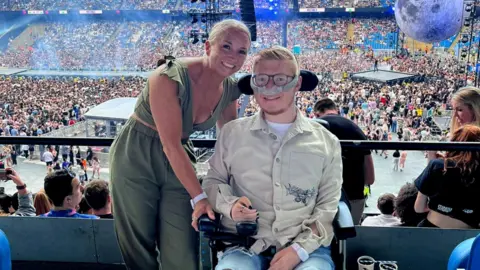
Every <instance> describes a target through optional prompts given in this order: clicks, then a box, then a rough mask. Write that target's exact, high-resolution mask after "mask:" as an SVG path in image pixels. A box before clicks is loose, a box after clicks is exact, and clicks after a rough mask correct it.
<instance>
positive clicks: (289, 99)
mask: <svg viewBox="0 0 480 270" xmlns="http://www.w3.org/2000/svg"><path fill="white" fill-rule="evenodd" d="M295 71H296V67H295V64H294V62H293V61H292V60H260V61H259V62H258V63H257V64H256V65H255V68H254V74H266V75H271V76H273V75H277V74H283V75H287V76H288V77H290V78H291V77H294V76H295ZM301 84H302V78H301V77H299V79H298V83H297V85H295V86H294V87H292V88H291V89H288V90H286V89H285V91H283V92H281V93H279V94H276V95H273V96H270V95H268V96H267V95H263V94H260V93H255V94H254V97H255V100H256V101H257V103H258V105H259V106H260V108H261V109H262V111H263V112H264V113H267V114H270V115H279V114H282V113H284V112H286V111H287V110H288V109H290V108H291V107H292V106H293V102H294V100H295V93H296V92H297V91H298V89H300V86H301ZM273 87H276V86H275V84H274V83H273V79H272V78H270V79H269V81H268V83H267V85H266V88H267V89H271V88H273Z"/></svg>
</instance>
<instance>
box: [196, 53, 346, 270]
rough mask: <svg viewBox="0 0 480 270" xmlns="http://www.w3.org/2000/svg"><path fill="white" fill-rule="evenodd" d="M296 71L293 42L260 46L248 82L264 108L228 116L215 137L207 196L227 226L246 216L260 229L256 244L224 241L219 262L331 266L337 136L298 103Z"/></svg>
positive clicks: (284, 269)
mask: <svg viewBox="0 0 480 270" xmlns="http://www.w3.org/2000/svg"><path fill="white" fill-rule="evenodd" d="M299 74H300V71H299V67H298V63H297V62H296V60H295V57H294V55H293V54H292V53H291V52H290V51H289V50H287V49H285V48H283V47H274V48H270V49H266V50H263V51H261V52H260V53H258V55H257V56H256V58H255V61H254V64H253V75H252V78H251V81H250V85H251V88H252V89H253V94H254V97H255V100H256V101H257V103H258V105H259V106H260V109H261V110H260V112H259V113H257V114H256V115H254V116H252V117H246V118H241V119H238V120H235V121H232V122H230V123H228V124H226V125H225V126H224V127H223V128H222V131H221V133H220V135H219V137H218V140H217V143H216V145H215V154H214V155H213V156H212V158H211V159H210V170H209V172H208V174H207V176H206V177H205V178H204V179H203V188H204V190H205V192H206V195H207V196H208V200H209V201H210V203H211V205H212V206H213V208H214V210H215V211H216V212H218V213H220V214H221V215H222V216H223V218H222V220H221V223H222V225H223V226H224V227H225V228H226V229H227V230H228V231H232V232H234V231H235V224H236V223H238V222H243V221H254V222H255V221H257V222H258V226H259V229H258V233H257V234H256V235H255V236H253V238H254V239H255V241H252V244H251V245H248V246H234V247H229V248H227V249H226V250H225V251H224V252H223V253H222V255H221V256H220V257H219V262H218V265H217V266H216V269H220V270H223V269H232V270H233V269H241V270H250V269H251V270H257V269H270V270H277V269H278V270H288V269H319V270H330V269H334V265H333V262H332V259H331V253H330V243H331V241H332V238H333V236H334V233H333V226H332V221H333V219H334V217H335V214H336V212H337V206H338V203H339V199H340V193H341V186H342V159H341V149H340V143H339V141H338V139H337V138H336V137H335V136H334V135H332V134H331V133H330V132H329V131H328V130H326V129H325V128H324V127H323V126H322V125H320V124H319V123H316V122H314V121H313V120H310V119H308V118H307V117H305V116H304V115H303V114H302V113H301V112H300V110H298V109H297V107H296V106H295V93H296V92H297V91H299V89H300V88H301V86H302V77H301V76H299ZM192 218H193V219H194V220H196V219H197V218H198V217H192Z"/></svg>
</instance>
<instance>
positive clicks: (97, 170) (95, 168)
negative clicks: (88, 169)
mask: <svg viewBox="0 0 480 270" xmlns="http://www.w3.org/2000/svg"><path fill="white" fill-rule="evenodd" d="M92 165H93V166H92V167H93V174H92V180H93V179H94V178H95V173H97V177H98V179H100V161H99V160H98V157H93V163H92Z"/></svg>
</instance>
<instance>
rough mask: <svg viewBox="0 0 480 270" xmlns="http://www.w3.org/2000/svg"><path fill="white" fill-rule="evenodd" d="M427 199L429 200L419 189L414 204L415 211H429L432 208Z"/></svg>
mask: <svg viewBox="0 0 480 270" xmlns="http://www.w3.org/2000/svg"><path fill="white" fill-rule="evenodd" d="M427 200H428V197H427V196H425V195H424V194H422V193H421V192H420V191H419V192H418V194H417V199H416V200H415V206H414V209H415V212H417V213H425V212H429V211H430V209H429V208H428V205H427Z"/></svg>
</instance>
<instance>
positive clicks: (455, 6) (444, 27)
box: [395, 0, 464, 43]
mask: <svg viewBox="0 0 480 270" xmlns="http://www.w3.org/2000/svg"><path fill="white" fill-rule="evenodd" d="M463 9H464V6H463V0H397V2H396V3H395V19H396V20H397V24H398V27H400V29H401V30H402V32H404V33H405V34H407V35H408V36H409V37H411V38H413V39H415V40H418V41H422V42H425V43H433V42H440V41H443V40H446V39H448V38H450V37H452V36H453V35H455V34H457V33H458V32H459V31H460V29H461V27H462V24H463V19H462V15H463Z"/></svg>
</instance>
